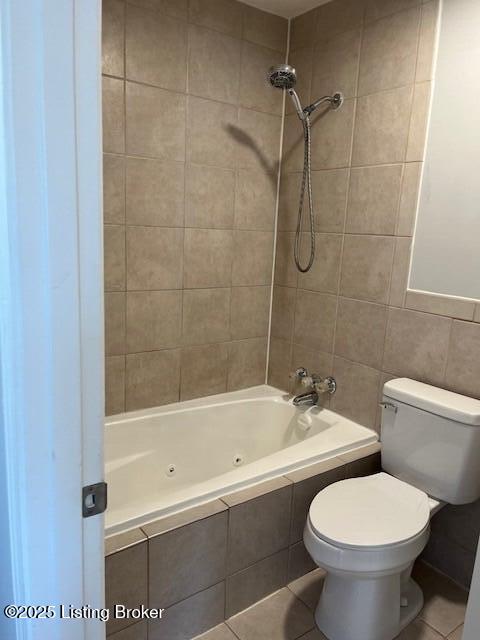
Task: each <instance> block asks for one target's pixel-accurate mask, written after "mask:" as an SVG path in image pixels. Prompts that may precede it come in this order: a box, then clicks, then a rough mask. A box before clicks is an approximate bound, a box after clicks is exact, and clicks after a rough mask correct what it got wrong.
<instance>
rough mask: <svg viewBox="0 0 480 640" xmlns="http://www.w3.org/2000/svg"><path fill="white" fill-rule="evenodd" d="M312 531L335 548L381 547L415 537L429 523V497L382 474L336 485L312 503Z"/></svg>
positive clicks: (321, 492)
mask: <svg viewBox="0 0 480 640" xmlns="http://www.w3.org/2000/svg"><path fill="white" fill-rule="evenodd" d="M309 517H310V523H311V525H312V528H313V530H314V531H315V533H316V534H317V535H318V536H319V537H320V538H323V539H324V540H326V541H327V542H330V543H332V544H333V545H335V546H339V547H384V546H388V545H393V544H398V543H400V542H405V541H407V540H409V539H410V538H413V537H415V536H417V535H418V534H419V533H421V532H422V531H423V530H424V529H425V527H426V526H427V524H428V522H429V519H430V508H429V503H428V496H427V494H426V493H424V492H423V491H420V490H419V489H416V488H415V487H412V486H411V485H409V484H407V483H405V482H402V481H401V480H397V478H393V477H392V476H389V475H388V474H386V473H377V474H375V475H373V476H367V477H365V478H352V479H350V480H342V481H340V482H335V483H334V484H331V485H330V486H328V487H326V488H325V489H323V491H320V493H319V494H318V495H317V496H316V497H315V498H314V500H313V502H312V504H311V505H310V511H309Z"/></svg>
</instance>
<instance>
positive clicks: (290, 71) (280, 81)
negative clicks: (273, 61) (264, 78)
mask: <svg viewBox="0 0 480 640" xmlns="http://www.w3.org/2000/svg"><path fill="white" fill-rule="evenodd" d="M268 79H269V80H270V84H271V85H272V87H275V88H276V89H287V90H288V89H293V87H294V86H295V84H296V82H297V73H296V71H295V69H294V68H293V67H291V66H290V65H289V64H279V65H278V66H277V67H270V69H269V71H268Z"/></svg>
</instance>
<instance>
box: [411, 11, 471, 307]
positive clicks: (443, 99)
mask: <svg viewBox="0 0 480 640" xmlns="http://www.w3.org/2000/svg"><path fill="white" fill-rule="evenodd" d="M479 69H480V2H478V0H444V2H443V14H442V19H441V28H440V35H439V46H438V57H437V65H436V73H435V85H434V92H433V98H432V106H431V116H430V127H429V135H428V142H427V150H426V158H425V165H424V175H423V182H422V190H421V196H420V203H419V211H418V217H417V225H416V230H415V240H414V249H413V257H412V267H411V274H410V284H409V287H410V288H411V289H417V290H420V291H428V292H431V293H437V294H443V295H451V296H460V297H465V298H475V299H480V277H479V274H480V173H479V169H478V166H479V162H480V108H479V106H480V73H479Z"/></svg>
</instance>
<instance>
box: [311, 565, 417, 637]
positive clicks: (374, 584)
mask: <svg viewBox="0 0 480 640" xmlns="http://www.w3.org/2000/svg"><path fill="white" fill-rule="evenodd" d="M409 576H410V570H408V571H407V572H406V575H405V574H404V575H403V576H402V575H399V574H394V575H386V576H378V575H377V576H375V577H374V578H370V579H369V578H366V577H362V578H359V579H355V578H354V577H353V576H352V575H351V574H348V575H345V574H338V573H336V574H331V573H329V574H328V575H327V577H326V579H325V584H324V589H323V592H322V595H321V596H320V600H319V603H318V605H317V608H316V610H315V622H316V623H317V626H318V628H319V629H320V631H321V632H322V633H323V634H324V635H325V636H326V637H327V638H328V639H329V640H393V638H396V636H398V634H399V633H400V632H401V630H402V629H403V628H404V627H405V626H407V625H408V624H409V623H410V622H411V621H412V620H413V619H414V618H415V617H416V616H417V615H418V613H419V612H420V610H421V608H422V606H423V594H422V591H421V589H420V587H419V586H418V585H417V584H416V583H415V582H414V581H413V580H412V579H411V578H410V577H409ZM402 583H403V584H402ZM401 599H402V601H405V602H406V606H402V607H401V606H400V602H401Z"/></svg>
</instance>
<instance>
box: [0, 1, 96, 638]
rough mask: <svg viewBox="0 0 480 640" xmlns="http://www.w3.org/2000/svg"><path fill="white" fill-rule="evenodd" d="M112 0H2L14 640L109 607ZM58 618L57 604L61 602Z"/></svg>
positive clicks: (7, 625) (3, 437)
mask: <svg viewBox="0 0 480 640" xmlns="http://www.w3.org/2000/svg"><path fill="white" fill-rule="evenodd" d="M100 10H101V2H100V0H21V1H19V0H0V21H1V23H0V28H1V34H0V35H1V42H0V92H1V93H0V504H1V508H2V513H1V516H0V604H1V607H2V610H0V637H1V638H2V640H3V639H5V640H10V639H12V640H14V639H15V640H16V639H17V638H18V639H20V638H21V639H28V640H30V639H31V640H37V639H38V640H45V638H49V640H64V639H66V638H68V640H84V639H88V640H100V638H104V636H105V630H104V625H103V623H101V622H98V621H96V620H94V621H92V620H90V621H88V620H85V621H82V620H80V621H79V620H60V618H58V617H56V618H54V619H51V620H20V621H15V620H14V621H8V620H7V618H5V616H4V615H3V607H4V605H5V604H7V603H14V604H17V605H21V604H33V605H59V604H64V605H67V606H68V605H70V604H71V605H74V606H83V605H90V606H91V607H101V606H103V516H94V517H91V518H87V519H84V518H82V510H81V488H82V486H83V485H85V484H92V483H95V482H99V481H101V480H102V479H103V473H104V471H103V416H104V400H103V388H104V387H103V352H104V351H103V268H102V264H103V237H102V217H101V216H102V213H101V211H102V209H101V174H102V172H101V166H102V164H101V93H100V79H101V76H100V55H101V44H100V34H101V28H100V26H101V22H100V15H101V11H100ZM57 615H58V610H57Z"/></svg>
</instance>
